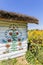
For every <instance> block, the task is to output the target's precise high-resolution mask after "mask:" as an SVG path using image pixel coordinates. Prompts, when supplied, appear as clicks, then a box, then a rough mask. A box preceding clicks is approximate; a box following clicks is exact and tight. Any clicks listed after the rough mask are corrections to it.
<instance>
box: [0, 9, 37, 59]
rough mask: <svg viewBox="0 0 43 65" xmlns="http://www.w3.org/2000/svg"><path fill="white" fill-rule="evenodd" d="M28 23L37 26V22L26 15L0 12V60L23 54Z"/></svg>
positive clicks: (26, 41) (26, 40)
mask: <svg viewBox="0 0 43 65" xmlns="http://www.w3.org/2000/svg"><path fill="white" fill-rule="evenodd" d="M28 23H35V24H38V20H37V19H36V18H34V17H30V16H27V15H22V14H17V13H14V12H7V11H2V10H0V60H3V59H8V58H15V57H18V56H21V55H24V54H25V52H26V51H27V43H28V35H27V24H28Z"/></svg>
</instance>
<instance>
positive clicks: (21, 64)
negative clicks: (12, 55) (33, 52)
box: [16, 56, 30, 65]
mask: <svg viewBox="0 0 43 65" xmlns="http://www.w3.org/2000/svg"><path fill="white" fill-rule="evenodd" d="M16 65H30V64H29V63H28V62H27V61H26V59H25V56H22V57H19V58H17V63H16Z"/></svg>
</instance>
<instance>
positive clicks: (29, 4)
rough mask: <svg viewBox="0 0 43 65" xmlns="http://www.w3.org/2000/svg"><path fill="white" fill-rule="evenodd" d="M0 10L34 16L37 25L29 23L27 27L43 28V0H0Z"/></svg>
mask: <svg viewBox="0 0 43 65" xmlns="http://www.w3.org/2000/svg"><path fill="white" fill-rule="evenodd" d="M0 10H7V11H12V12H17V13H22V14H26V15H29V16H34V17H36V18H38V19H39V25H36V24H29V25H28V26H29V27H28V29H43V0H0Z"/></svg>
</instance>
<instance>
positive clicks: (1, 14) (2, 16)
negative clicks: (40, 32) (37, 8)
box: [0, 10, 38, 24]
mask: <svg viewBox="0 0 43 65" xmlns="http://www.w3.org/2000/svg"><path fill="white" fill-rule="evenodd" d="M0 20H9V21H11V20H12V21H14V20H17V21H20V22H21V21H24V23H25V22H26V23H35V24H38V19H37V18H34V17H31V16H27V15H23V14H17V13H15V12H7V11H3V10H0Z"/></svg>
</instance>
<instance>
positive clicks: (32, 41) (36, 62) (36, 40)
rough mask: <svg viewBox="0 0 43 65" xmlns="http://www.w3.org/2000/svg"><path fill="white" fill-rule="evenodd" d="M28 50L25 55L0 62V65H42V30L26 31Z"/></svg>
mask: <svg viewBox="0 0 43 65" xmlns="http://www.w3.org/2000/svg"><path fill="white" fill-rule="evenodd" d="M28 40H29V50H28V51H27V52H26V55H24V56H22V57H19V58H16V59H9V60H7V61H6V60H3V61H0V65H43V30H29V31H28Z"/></svg>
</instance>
